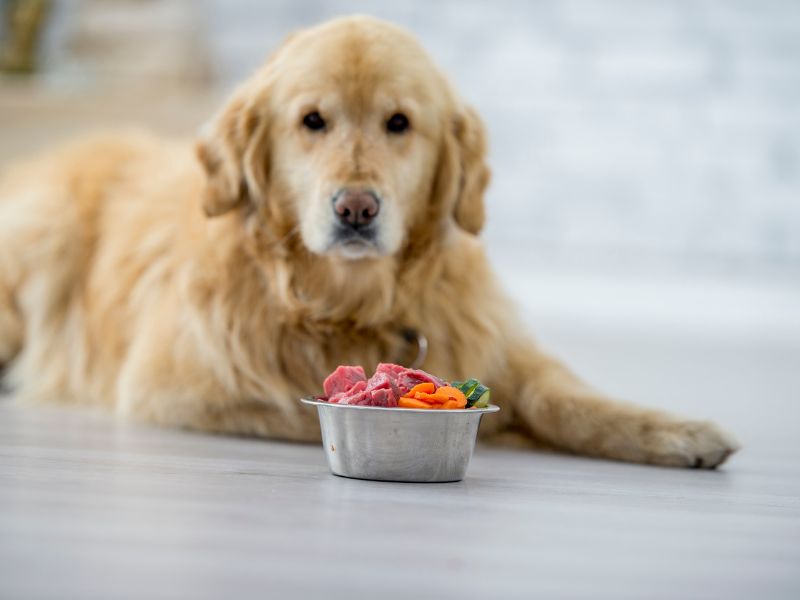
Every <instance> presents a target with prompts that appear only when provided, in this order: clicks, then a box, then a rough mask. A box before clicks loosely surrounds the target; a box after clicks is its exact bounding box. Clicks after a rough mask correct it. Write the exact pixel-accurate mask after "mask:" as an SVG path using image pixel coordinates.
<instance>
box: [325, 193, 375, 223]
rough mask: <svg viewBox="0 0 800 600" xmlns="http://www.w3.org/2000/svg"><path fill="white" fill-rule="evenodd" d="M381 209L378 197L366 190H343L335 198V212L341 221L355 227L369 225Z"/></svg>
mask: <svg viewBox="0 0 800 600" xmlns="http://www.w3.org/2000/svg"><path fill="white" fill-rule="evenodd" d="M379 210H380V204H379V202H378V197H377V196H376V195H375V194H374V193H372V192H370V191H366V190H342V191H341V192H339V193H338V194H337V195H336V197H335V198H334V200H333V212H335V213H336V215H337V216H338V217H339V221H340V222H341V223H342V225H347V226H349V227H353V228H358V227H363V226H365V225H369V224H370V223H371V222H372V220H373V219H374V218H375V217H376V216H377V215H378V211H379Z"/></svg>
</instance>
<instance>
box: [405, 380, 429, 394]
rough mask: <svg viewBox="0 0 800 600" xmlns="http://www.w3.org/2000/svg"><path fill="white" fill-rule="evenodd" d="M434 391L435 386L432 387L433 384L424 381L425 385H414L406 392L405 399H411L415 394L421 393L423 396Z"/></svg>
mask: <svg viewBox="0 0 800 600" xmlns="http://www.w3.org/2000/svg"><path fill="white" fill-rule="evenodd" d="M435 389H436V386H435V385H433V383H431V382H430V381H426V382H425V383H418V384H417V385H415V386H414V387H413V388H411V389H410V390H408V393H407V394H405V396H406V398H413V397H414V394H416V393H417V392H422V393H424V394H432V393H433V392H434V390H435Z"/></svg>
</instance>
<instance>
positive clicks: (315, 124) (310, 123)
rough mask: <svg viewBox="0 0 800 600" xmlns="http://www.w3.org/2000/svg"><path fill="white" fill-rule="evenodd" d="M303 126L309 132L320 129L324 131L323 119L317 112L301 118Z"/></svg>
mask: <svg viewBox="0 0 800 600" xmlns="http://www.w3.org/2000/svg"><path fill="white" fill-rule="evenodd" d="M303 125H305V126H306V127H307V128H308V129H310V130H311V131H319V130H320V129H325V119H323V118H322V117H321V116H320V114H319V113H318V112H317V111H314V112H310V113H308V114H307V115H306V116H305V117H303Z"/></svg>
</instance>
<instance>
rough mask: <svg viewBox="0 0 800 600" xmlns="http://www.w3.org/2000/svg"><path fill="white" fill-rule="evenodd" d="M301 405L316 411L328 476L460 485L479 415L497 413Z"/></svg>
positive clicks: (314, 402)
mask: <svg viewBox="0 0 800 600" xmlns="http://www.w3.org/2000/svg"><path fill="white" fill-rule="evenodd" d="M302 402H303V403H305V404H310V405H312V406H316V407H317V412H318V414H319V424H320V428H321V429H322V446H323V447H324V449H325V454H326V456H327V457H328V464H329V465H330V468H331V472H333V474H334V475H341V476H343V477H354V478H356V479H377V480H381V481H414V482H444V481H460V480H461V479H463V478H464V474H465V473H466V472H467V466H468V465H469V459H470V458H471V457H472V451H473V450H474V448H475V438H476V437H477V435H478V426H479V425H480V423H481V417H482V416H483V415H485V414H486V413H493V412H497V411H498V410H500V408H499V407H497V406H493V405H492V406H489V407H487V408H469V409H463V410H425V409H413V408H382V407H378V406H352V405H349V404H331V403H329V402H322V401H319V400H314V399H311V398H303V399H302Z"/></svg>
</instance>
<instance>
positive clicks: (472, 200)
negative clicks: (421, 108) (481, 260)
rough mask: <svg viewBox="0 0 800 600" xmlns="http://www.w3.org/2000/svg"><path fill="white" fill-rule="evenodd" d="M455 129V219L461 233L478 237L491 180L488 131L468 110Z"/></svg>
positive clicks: (455, 122) (463, 111)
mask: <svg viewBox="0 0 800 600" xmlns="http://www.w3.org/2000/svg"><path fill="white" fill-rule="evenodd" d="M452 126H453V136H454V138H455V142H456V143H455V146H456V148H457V150H456V153H457V156H458V165H457V170H458V187H457V192H456V198H455V204H454V205H453V216H454V218H455V221H456V223H457V224H458V225H459V226H460V227H461V228H462V229H464V230H465V231H468V232H469V233H472V234H475V235H477V234H478V233H480V231H481V229H483V224H484V220H485V213H484V206H483V193H484V191H485V190H486V186H487V185H488V184H489V179H490V178H491V172H490V170H489V166H488V164H487V163H486V129H485V127H484V125H483V122H482V121H481V119H480V117H479V116H478V114H477V113H476V112H475V110H474V109H472V108H471V107H469V106H466V107H464V108H462V109H461V110H460V111H459V112H458V113H457V114H456V115H455V117H454V119H453V124H452Z"/></svg>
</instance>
